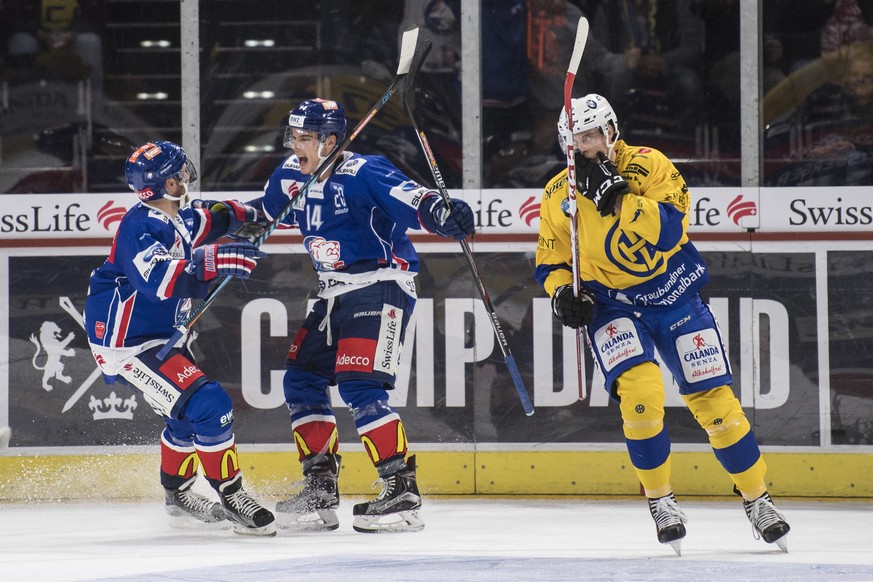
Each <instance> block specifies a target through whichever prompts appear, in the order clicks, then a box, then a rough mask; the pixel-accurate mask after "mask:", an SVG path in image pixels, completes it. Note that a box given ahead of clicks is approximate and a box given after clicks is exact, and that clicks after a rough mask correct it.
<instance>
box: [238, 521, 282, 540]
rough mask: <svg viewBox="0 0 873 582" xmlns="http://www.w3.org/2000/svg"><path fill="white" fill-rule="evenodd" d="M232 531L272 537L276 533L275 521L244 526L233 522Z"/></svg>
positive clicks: (242, 534)
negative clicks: (257, 525) (259, 525)
mask: <svg viewBox="0 0 873 582" xmlns="http://www.w3.org/2000/svg"><path fill="white" fill-rule="evenodd" d="M233 533H235V534H238V535H241V536H264V537H272V536H274V535H276V522H275V521H274V522H272V523H268V524H267V525H265V526H263V527H246V526H244V525H242V524H239V523H235V524H233Z"/></svg>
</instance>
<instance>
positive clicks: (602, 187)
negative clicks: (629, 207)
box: [576, 152, 630, 216]
mask: <svg viewBox="0 0 873 582" xmlns="http://www.w3.org/2000/svg"><path fill="white" fill-rule="evenodd" d="M576 170H577V171H578V172H579V176H580V177H582V180H580V183H581V184H583V185H584V191H583V192H582V195H583V196H584V197H585V198H587V199H588V200H590V201H591V202H593V203H594V206H595V207H596V208H597V211H598V212H599V213H600V216H609V215H610V214H615V212H614V210H615V203H616V201H618V198H619V197H620V196H623V195H625V194H627V193H628V192H630V186H628V183H627V180H625V179H624V178H622V176H621V174H619V173H618V168H616V167H615V164H614V163H613V162H612V161H611V160H610V159H609V158H607V157H606V156H605V155H604V154H603V153H602V152H601V153H598V154H597V162H592V161H591V160H589V159H588V158H586V157H584V156H583V155H582V154H580V153H579V152H576Z"/></svg>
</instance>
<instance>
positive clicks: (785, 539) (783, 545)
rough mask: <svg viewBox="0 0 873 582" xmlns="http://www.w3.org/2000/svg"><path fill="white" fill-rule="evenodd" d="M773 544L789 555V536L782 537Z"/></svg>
mask: <svg viewBox="0 0 873 582" xmlns="http://www.w3.org/2000/svg"><path fill="white" fill-rule="evenodd" d="M773 543H774V544H776V545H777V546H779V549H780V550H782V551H783V552H785V553H786V554H787V553H788V536H782V537H781V538H779V539H778V540H775V541H774V542H773Z"/></svg>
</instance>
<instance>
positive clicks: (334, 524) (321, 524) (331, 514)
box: [276, 509, 339, 532]
mask: <svg viewBox="0 0 873 582" xmlns="http://www.w3.org/2000/svg"><path fill="white" fill-rule="evenodd" d="M276 522H277V524H278V526H279V528H280V529H283V530H288V531H293V532H314V531H333V530H335V529H337V528H338V527H339V518H337V516H336V511H334V510H333V509H319V510H318V511H313V512H312V513H307V514H300V513H283V512H281V511H277V512H276Z"/></svg>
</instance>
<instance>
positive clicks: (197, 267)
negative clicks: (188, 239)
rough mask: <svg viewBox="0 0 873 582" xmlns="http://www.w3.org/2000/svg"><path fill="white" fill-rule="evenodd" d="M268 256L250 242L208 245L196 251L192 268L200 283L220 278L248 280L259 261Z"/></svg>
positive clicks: (192, 259)
mask: <svg viewBox="0 0 873 582" xmlns="http://www.w3.org/2000/svg"><path fill="white" fill-rule="evenodd" d="M266 256H267V254H266V253H264V252H263V251H259V250H258V247H256V246H255V245H253V244H252V243H250V242H235V243H225V244H221V245H206V246H202V247H199V248H196V249H194V252H193V256H192V258H191V263H190V267H189V268H192V267H193V272H194V275H195V276H196V277H197V279H198V280H200V281H211V280H212V279H214V278H215V277H218V276H225V275H226V276H230V277H237V278H239V279H248V278H249V275H251V274H252V270H253V269H254V268H255V267H256V266H257V265H258V259H263V258H264V257H266Z"/></svg>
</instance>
